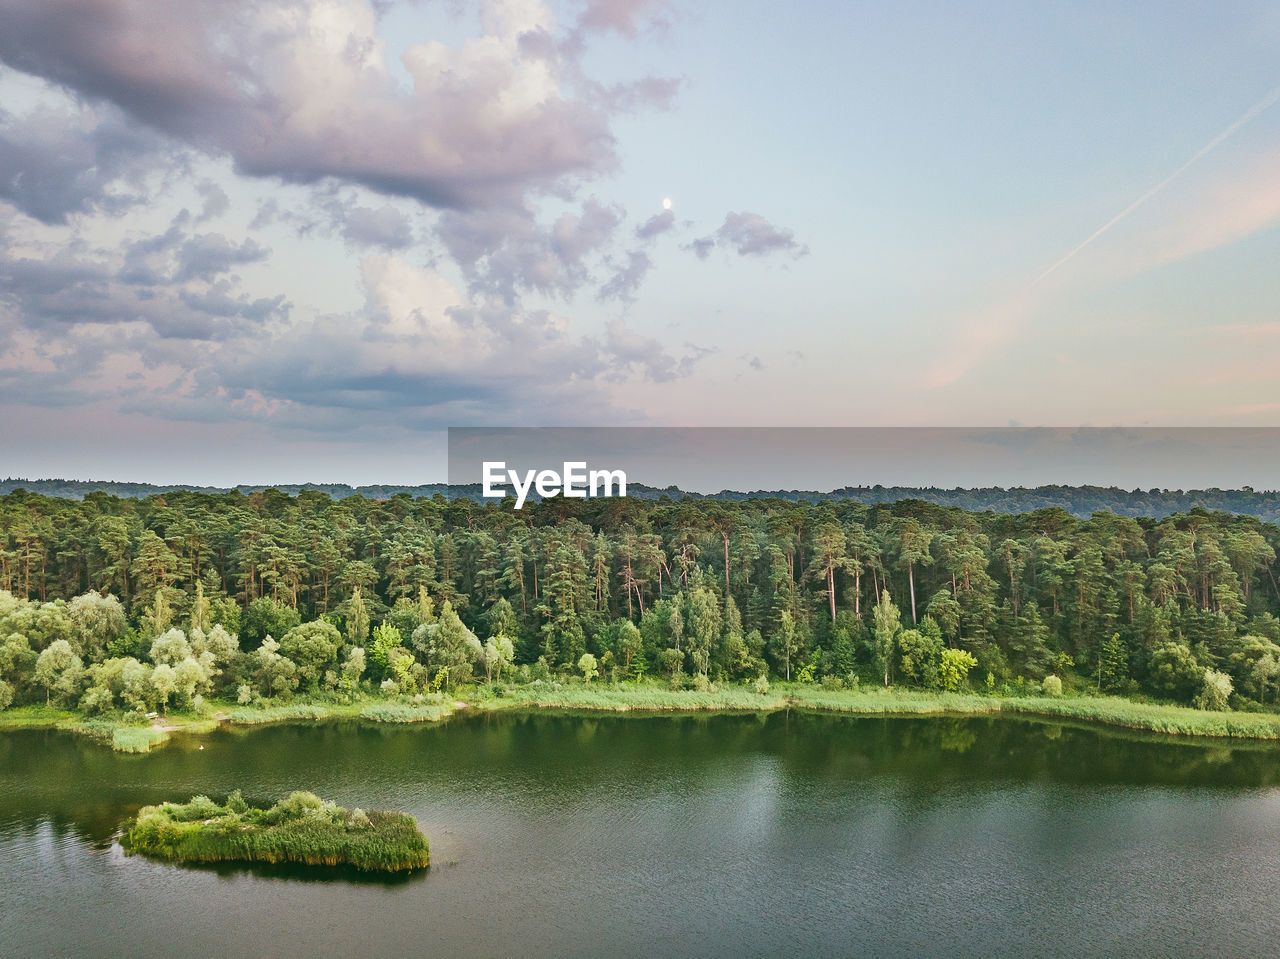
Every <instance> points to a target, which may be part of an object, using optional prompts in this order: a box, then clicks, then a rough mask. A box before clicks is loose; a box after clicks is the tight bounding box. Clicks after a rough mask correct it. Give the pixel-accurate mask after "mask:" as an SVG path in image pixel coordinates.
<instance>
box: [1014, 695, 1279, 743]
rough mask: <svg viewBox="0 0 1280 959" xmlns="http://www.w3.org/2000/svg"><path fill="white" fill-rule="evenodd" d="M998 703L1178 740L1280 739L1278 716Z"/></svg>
mask: <svg viewBox="0 0 1280 959" xmlns="http://www.w3.org/2000/svg"><path fill="white" fill-rule="evenodd" d="M999 702H1000V708H1001V709H1002V710H1004V711H1007V712H1010V713H1033V714H1036V715H1040V716H1056V717H1062V718H1064V719H1078V720H1087V721H1092V722H1102V723H1109V724H1111V725H1113V726H1127V727H1129V728H1131V729H1147V730H1151V731H1152V732H1157V733H1170V734H1173V735H1178V736H1219V737H1231V738H1240V739H1280V716H1276V715H1269V714H1265V713H1236V712H1211V711H1208V710H1204V709H1190V708H1188V707H1186V706H1160V705H1156V704H1153V703H1135V702H1130V701H1129V700H1127V699H1121V698H1119V697H1116V696H1081V697H1073V698H1067V699H1054V698H1048V697H1045V698H1019V699H1004V700H1000V701H999Z"/></svg>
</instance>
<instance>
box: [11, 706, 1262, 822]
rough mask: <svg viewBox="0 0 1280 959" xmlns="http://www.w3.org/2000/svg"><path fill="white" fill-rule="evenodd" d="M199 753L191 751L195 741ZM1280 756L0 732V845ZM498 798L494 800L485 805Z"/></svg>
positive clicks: (911, 732) (738, 733)
mask: <svg viewBox="0 0 1280 959" xmlns="http://www.w3.org/2000/svg"><path fill="white" fill-rule="evenodd" d="M197 744H200V745H205V746H206V749H205V750H203V751H200V750H199V749H198V745H197ZM1278 758H1280V746H1277V745H1275V744H1267V743H1226V742H1208V743H1206V742H1205V741H1203V740H1193V739H1173V738H1170V737H1159V736H1155V735H1148V734H1142V733H1131V732H1128V731H1124V730H1114V729H1108V728H1105V727H1096V726H1084V725H1079V724H1077V725H1073V724H1070V723H1062V722H1049V721H1040V720H1036V719H1012V718H1008V717H996V716H979V717H956V716H932V717H910V718H902V717H857V716H839V715H831V714H821V713H816V712H808V711H804V710H781V711H777V712H773V713H767V714H765V713H756V714H721V713H699V714H693V715H670V714H648V715H646V714H639V713H627V714H622V715H612V714H601V713H591V714H587V715H583V714H580V713H578V714H574V713H551V712H541V713H539V712H511V713H475V714H471V715H466V714H461V715H459V716H456V717H454V718H452V719H450V720H447V721H445V722H441V723H430V724H417V725H412V726H383V725H377V724H371V723H355V722H342V721H339V722H331V723H322V724H306V723H298V724H289V725H284V726H262V727H256V728H253V729H247V730H246V729H238V730H231V731H220V732H218V733H215V734H213V735H210V736H208V737H203V738H200V739H198V740H197V739H195V738H184V737H179V738H178V739H177V740H175V742H174V743H171V744H170V745H168V746H164V747H162V748H160V749H159V750H156V751H155V752H153V753H151V754H149V755H145V756H126V755H121V754H117V753H113V752H112V751H111V750H109V749H106V748H104V747H102V746H99V745H96V744H94V743H91V742H88V741H86V740H84V739H82V738H78V737H74V736H72V735H71V734H69V733H65V732H58V731H54V730H25V731H15V732H9V733H4V734H0V795H3V796H4V797H5V799H4V802H3V804H2V805H0V835H3V834H5V833H6V832H7V831H8V830H11V829H14V828H31V827H33V826H35V825H37V824H39V823H49V824H50V826H49V828H51V829H53V830H54V831H55V833H56V834H57V835H58V836H64V837H65V836H67V835H74V836H76V837H80V838H82V839H85V840H88V841H90V842H93V843H97V844H102V843H106V842H109V841H110V839H111V837H112V836H113V835H114V834H115V832H116V830H117V828H118V825H119V823H120V822H121V821H122V820H123V818H124V817H125V816H127V815H130V814H132V813H133V812H135V811H136V810H137V809H138V808H139V807H140V806H142V805H145V804H149V803H157V802H163V801H165V800H187V799H189V798H190V797H191V796H192V795H194V794H196V793H201V792H204V793H208V794H209V795H212V796H215V797H219V796H224V795H225V794H226V793H227V792H228V791H229V790H230V789H233V788H236V787H239V788H241V789H243V790H244V792H245V794H246V795H251V796H252V797H253V798H254V799H255V801H264V802H269V801H274V800H275V799H278V798H279V797H280V796H282V795H284V794H286V793H287V792H288V791H290V790H291V789H295V788H311V789H321V790H322V791H323V792H324V793H325V794H326V795H333V796H334V798H335V799H337V800H339V801H342V802H344V803H345V804H347V805H364V806H368V805H374V806H376V805H378V804H383V805H387V806H391V807H400V808H404V807H405V804H406V803H413V802H422V803H426V802H428V801H431V800H430V799H427V798H421V797H436V796H440V795H453V796H460V795H461V796H477V797H488V799H489V800H491V801H499V800H500V801H502V802H508V803H511V804H513V806H514V807H515V808H519V807H520V806H521V805H522V804H523V805H526V806H527V807H528V808H530V809H534V808H536V807H537V806H538V804H539V803H545V802H553V803H555V804H557V805H559V804H563V803H566V802H576V801H579V800H582V799H584V798H589V797H594V798H595V799H597V800H601V801H613V799H612V798H610V797H614V798H616V799H617V801H619V802H626V801H630V800H632V799H634V801H637V802H643V801H645V800H646V797H648V798H653V797H659V796H662V795H665V794H667V793H669V792H671V791H678V792H682V793H686V794H689V795H693V794H694V793H695V792H696V791H697V790H699V789H717V790H726V791H728V792H729V794H732V793H733V791H734V790H738V791H743V790H746V789H749V788H751V786H752V785H753V784H755V785H758V784H759V783H761V782H765V781H769V782H773V781H775V780H774V779H773V777H774V776H775V775H781V776H783V777H784V781H785V782H786V783H787V784H788V788H794V789H802V790H816V791H818V792H820V793H833V794H844V793H848V792H849V791H850V790H853V789H856V788H858V784H860V783H865V782H868V781H870V780H893V781H894V785H895V789H901V790H905V791H907V792H911V791H914V792H917V793H920V794H921V795H936V796H942V797H945V796H948V795H958V794H960V793H962V792H970V791H972V790H974V789H986V788H987V787H988V786H990V785H992V784H1006V783H1062V784H1070V785H1084V786H1088V785H1126V786H1144V785H1158V786H1168V787H1174V788H1177V787H1195V788H1215V789H1247V788H1256V787H1259V786H1267V785H1275V784H1278V783H1280V763H1277V759H1278ZM494 797H497V798H494Z"/></svg>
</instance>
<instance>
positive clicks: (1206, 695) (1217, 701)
mask: <svg viewBox="0 0 1280 959" xmlns="http://www.w3.org/2000/svg"><path fill="white" fill-rule="evenodd" d="M1232 692H1233V688H1232V685H1231V677H1230V676H1228V675H1227V674H1226V673H1220V672H1218V671H1217V670H1216V669H1206V670H1205V671H1204V685H1203V686H1201V688H1200V693H1199V695H1198V696H1196V706H1198V707H1199V708H1200V709H1212V710H1222V709H1229V708H1230V706H1228V705H1227V703H1228V700H1230V699H1231V693H1232Z"/></svg>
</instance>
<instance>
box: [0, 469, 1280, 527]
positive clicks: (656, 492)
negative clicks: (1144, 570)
mask: <svg viewBox="0 0 1280 959" xmlns="http://www.w3.org/2000/svg"><path fill="white" fill-rule="evenodd" d="M234 489H235V491H236V492H239V493H241V494H244V495H246V496H247V495H249V494H250V493H261V492H266V491H267V490H268V489H275V490H276V491H277V492H283V493H288V494H289V495H290V496H296V495H298V494H299V493H302V492H319V493H326V494H328V495H329V496H331V497H333V498H334V499H344V498H346V497H348V496H363V497H364V498H366V499H390V498H391V497H393V496H397V495H401V494H407V495H408V496H411V497H413V498H414V499H430V498H431V497H433V496H437V495H443V496H444V497H445V498H447V499H456V498H469V499H474V500H479V499H480V498H481V489H480V484H479V483H473V484H471V485H465V486H449V485H447V484H445V483H429V484H424V485H420V486H388V485H378V486H348V485H346V484H345V483H300V484H294V485H288V486H279V487H269V486H237V487H235V488H234ZM15 490H23V491H25V492H30V493H40V494H41V495H44V496H58V497H65V498H68V499H82V498H84V497H85V496H86V495H87V494H89V493H107V494H109V495H111V496H123V497H130V498H133V499H145V498H146V497H148V496H156V495H163V494H166V493H173V492H195V493H229V492H232V490H231V489H229V488H220V487H212V486H205V487H196V486H157V485H155V484H152V483H119V482H110V481H90V480H63V479H15V478H13V477H9V478H7V479H0V495H3V494H6V493H11V492H14V491H15ZM627 495H628V496H630V497H632V498H634V499H645V500H658V499H662V498H663V497H667V498H670V499H676V500H679V499H695V500H700V499H707V500H723V501H735V502H741V501H744V500H748V499H780V500H787V501H789V502H793V503H795V502H801V501H805V500H807V501H809V502H815V503H816V502H820V501H826V500H831V501H840V500H850V501H852V502H856V503H865V504H866V505H869V506H871V505H876V504H881V503H896V502H897V501H898V500H904V499H918V500H922V501H924V502H926V503H934V504H936V505H938V506H959V507H961V508H962V509H967V510H973V511H977V512H983V511H986V510H990V511H992V512H996V513H1026V512H1030V511H1031V510H1037V509H1050V508H1053V507H1057V508H1060V509H1065V510H1066V511H1067V512H1068V513H1071V514H1072V515H1073V516H1078V517H1080V518H1082V519H1084V518H1087V517H1089V516H1092V515H1093V514H1094V513H1096V512H1098V511H1100V510H1106V511H1108V512H1112V513H1115V514H1116V515H1118V516H1132V517H1142V516H1152V517H1155V518H1157V519H1163V518H1165V517H1166V516H1172V515H1173V514H1174V513H1186V512H1190V511H1191V510H1193V509H1195V508H1196V507H1199V508H1201V509H1207V510H1215V511H1222V512H1226V513H1239V514H1241V515H1242V516H1257V517H1258V518H1259V519H1263V520H1266V521H1268V522H1272V523H1274V522H1280V491H1277V490H1254V489H1251V488H1249V487H1244V488H1243V489H1226V490H1224V489H1190V490H1181V489H1147V490H1143V489H1132V490H1127V489H1121V488H1119V487H1117V486H1060V485H1059V486H1035V487H1011V488H1005V487H1000V486H985V487H974V488H961V487H956V488H953V489H944V488H942V487H937V486H879V485H875V486H844V487H841V488H840V489H834V490H827V491H826V492H819V491H817V490H798V489H791V490H757V491H754V492H744V491H740V490H721V491H720V492H718V493H697V492H689V491H686V490H682V489H679V488H678V487H675V486H666V487H661V488H660V487H655V486H646V485H645V484H644V483H637V482H634V481H629V482H628V483H627ZM534 498H536V495H535V497H534Z"/></svg>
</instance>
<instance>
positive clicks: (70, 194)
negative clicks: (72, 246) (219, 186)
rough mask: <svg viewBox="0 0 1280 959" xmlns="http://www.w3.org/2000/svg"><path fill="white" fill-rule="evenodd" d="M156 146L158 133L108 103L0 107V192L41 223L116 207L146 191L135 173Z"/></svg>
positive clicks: (150, 163)
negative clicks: (26, 109) (19, 112)
mask: <svg viewBox="0 0 1280 959" xmlns="http://www.w3.org/2000/svg"><path fill="white" fill-rule="evenodd" d="M0 23H2V18H0ZM0 32H3V26H0ZM0 43H3V41H2V40H0ZM161 149H163V144H162V142H161V139H160V138H159V137H157V136H155V135H154V134H152V133H149V132H147V131H146V130H141V129H137V128H135V127H133V126H131V125H130V124H129V123H127V122H126V121H125V120H124V118H123V117H121V116H120V114H119V113H118V112H117V111H115V110H113V109H111V108H103V109H102V110H100V111H93V110H88V109H84V108H74V107H69V108H67V109H56V108H52V107H44V108H40V109H37V110H34V111H32V112H31V113H28V114H26V115H25V116H15V115H13V114H10V113H6V112H4V111H3V110H0V198H3V199H6V200H8V201H9V202H10V203H12V204H13V205H14V206H16V207H17V208H18V209H19V210H21V211H22V212H23V213H25V214H27V215H28V216H30V217H33V218H34V219H37V220H40V221H41V222H43V223H49V224H56V223H65V222H67V217H68V216H71V215H73V214H78V213H90V212H94V211H98V212H103V213H109V214H111V213H121V212H123V211H124V210H127V209H129V208H130V207H131V206H133V205H135V204H137V203H139V202H142V201H143V200H144V199H145V198H146V197H145V194H144V193H143V192H142V191H141V181H142V178H143V177H144V176H145V175H146V174H147V173H149V172H150V171H151V170H152V169H154V167H155V165H156V160H157V158H156V152H157V151H158V150H161Z"/></svg>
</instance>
